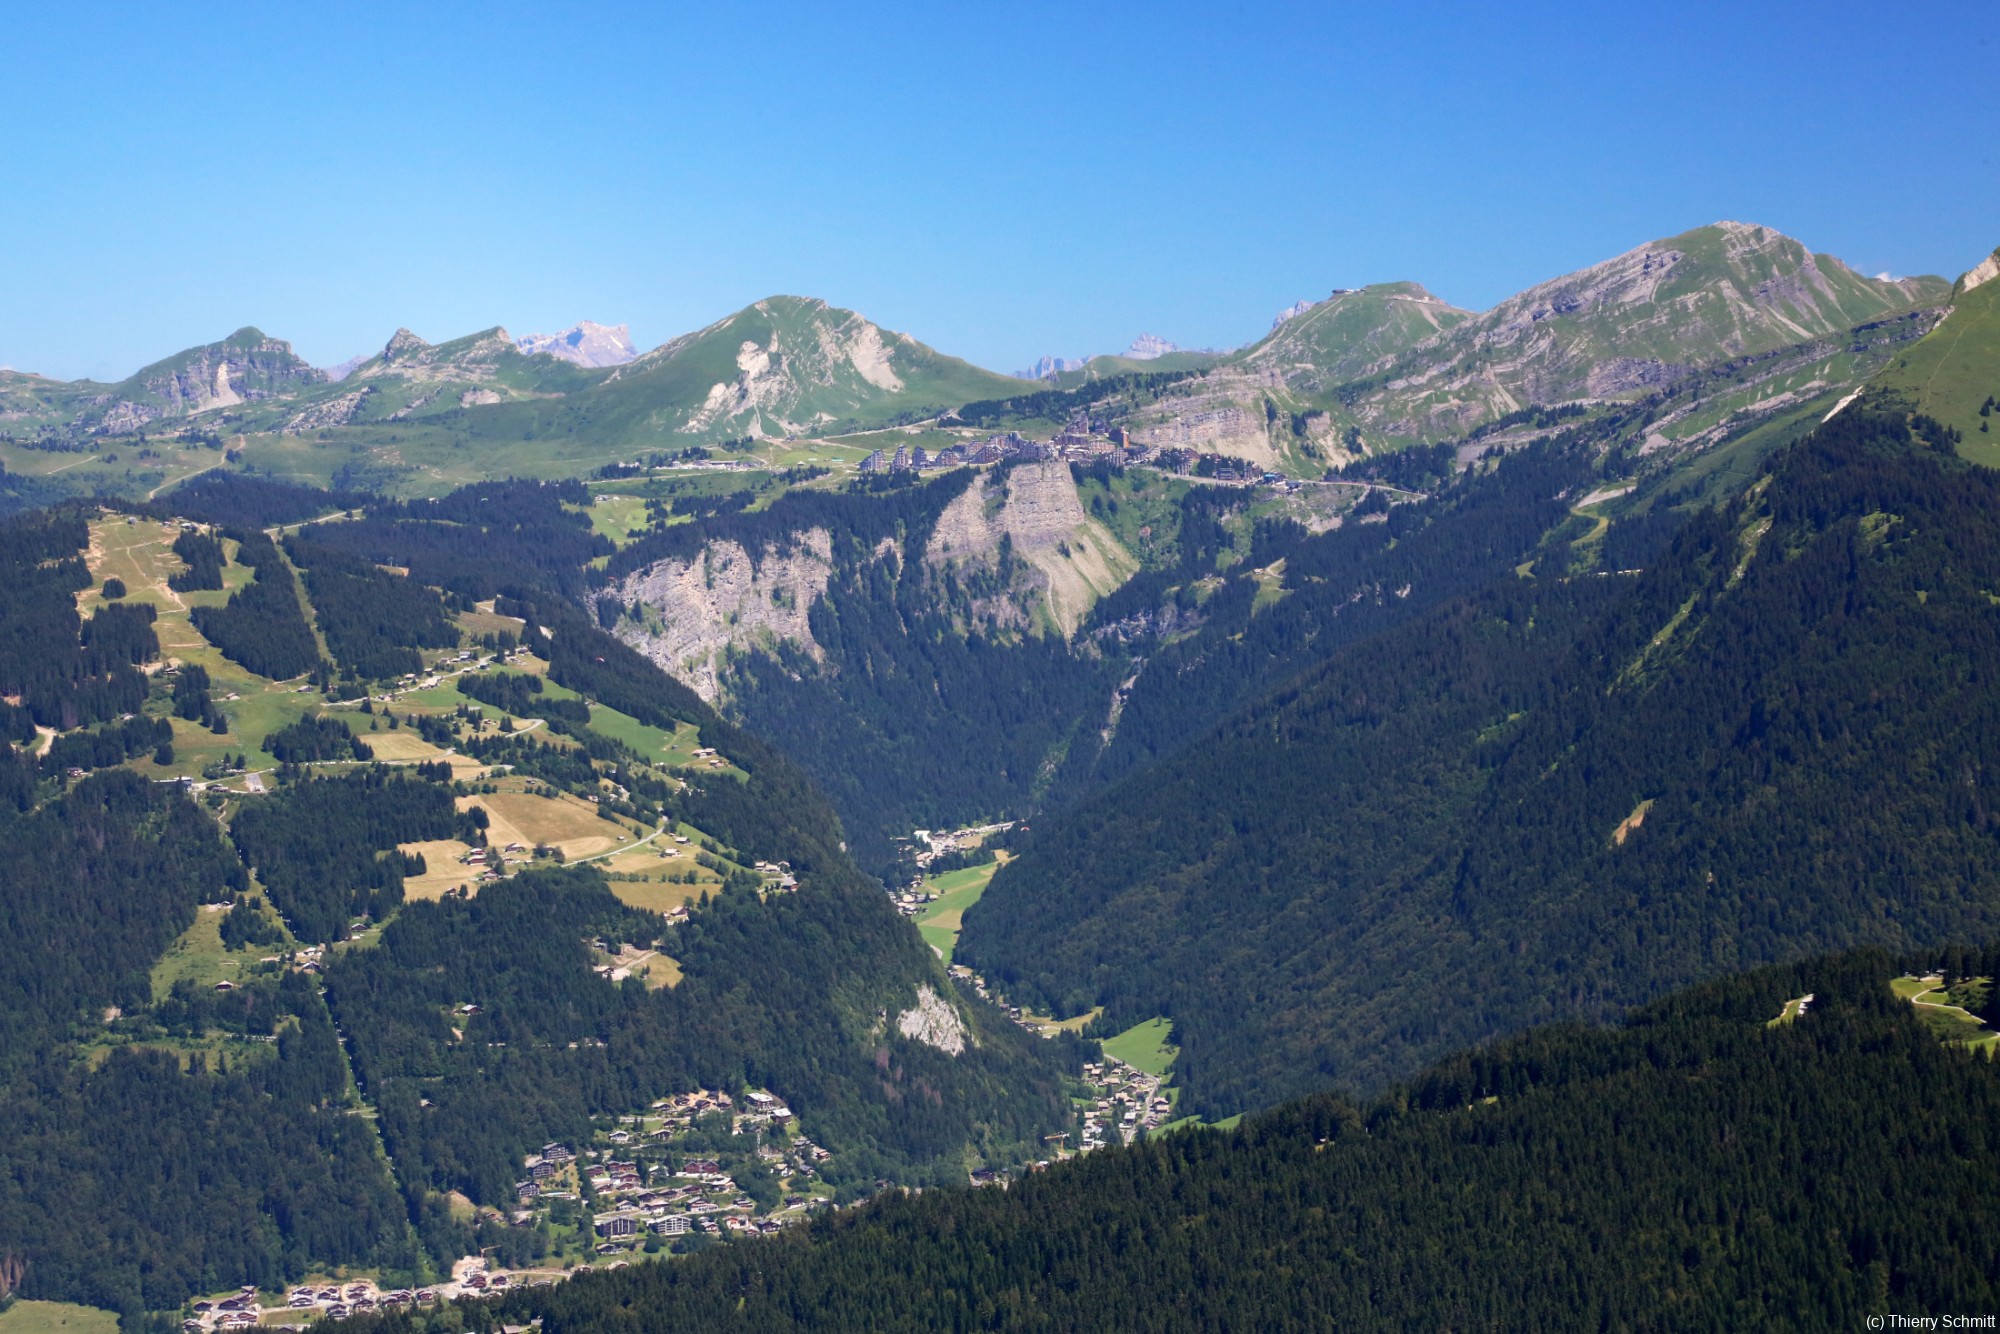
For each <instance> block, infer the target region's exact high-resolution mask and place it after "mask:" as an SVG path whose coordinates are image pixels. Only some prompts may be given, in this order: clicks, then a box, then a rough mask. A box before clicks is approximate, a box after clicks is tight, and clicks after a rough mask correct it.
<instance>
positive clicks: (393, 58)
mask: <svg viewBox="0 0 2000 1334" xmlns="http://www.w3.org/2000/svg"><path fill="white" fill-rule="evenodd" d="M1996 77H2000V4H1994V3H1992V0H1978V2H1977V3H1974V2H1972V0H1959V2H1957V3H1946V2H1943V0H1896V3H1881V2H1880V0H1872V2H1871V3H1866V4H1858V3H1847V2H1846V0H1813V3H1798V2H1795V3H1765V4H1759V3H1755V2H1754V0H1731V2H1730V3H1718V4H1713V5H1706V4H1672V3H1670V4H1665V5H1654V6H1643V7H1641V6H1629V5H1607V4H1602V3H1590V4H1584V3H1573V4H1534V3H1526V2H1524V0H1510V3H1507V4H1494V3H1486V4H1478V5H1465V6H1462V7H1461V6H1456V5H1451V4H1444V3H1422V4H1417V3H1407V2H1405V3H1387V4H1384V3H1370V4H1365V5H1348V4H1340V3H1318V4H1300V5H1287V4H1232V3H1229V2H1228V0H1205V3H1201V4H1180V3H1172V2H1171V0H1156V2H1155V3H1149V4H1088V3H1085V4H1079V3H1076V2H1075V0H1071V2H1070V3H1067V4H1061V5H1042V4H1034V3H1012V4H1007V5H997V4H963V3H948V2H947V3H940V2H939V0H926V2H925V3H918V4H908V5H901V4H888V5H874V4H866V3H853V4H824V5H793V4H788V3H784V2H783V0H764V2H763V3H758V4H732V3H722V2H717V0H711V3H706V4H702V5H698V6H679V5H673V4H647V5H630V6H627V5H621V4H616V3H596V4H583V5H565V4H549V3H546V2H544V3H538V4H530V5H514V4H506V3H482V4H477V5H464V6H454V5H447V4H407V5H390V4H379V3H378V4H368V5H361V4H356V5H331V4H309V3H296V4H271V3H259V4H254V5H251V4H244V5H217V4H206V3H199V2H197V0H182V2H181V3H176V4H171V5H164V4H144V5H139V4H132V5H116V4H98V5H92V4H78V5H69V6H58V5H46V4H44V5H37V6H32V7H30V6H25V5H22V6H9V10H8V13H7V16H6V21H5V24H4V26H3V27H0V118H4V123H5V125H6V126H7V132H6V134H5V136H4V139H0V255H4V261H0V364H6V365H13V366H15V367H19V368H22V369H31V370H38V371H42V372H44V373H47V374H53V375H61V376H77V375H91V376H95V377H97V378H105V379H115V378H119V377H122V376H124V375H126V374H129V373H130V372H131V371H133V370H135V369H137V368H138V367H139V366H140V365H142V364H144V363H145V362H148V361H151V360H153V359H155V358H157V357H160V356H164V355H167V354H168V353H171V352H173V351H175V350H177V349H179V348H182V347H185V346H189V345H192V344H195V343H201V342H207V341H210V340H212V339H215V338H218V337H221V336H222V335H224V334H226V333H228V332H229V331H231V330H232V329H235V328H237V327H238V326H241V325H244V324H255V325H257V326H258V327H260V328H262V329H264V330H265V331H266V332H269V333H271V334H274V335H277V336H279V337H284V338H289V339H291V340H292V341H293V343H294V344H295V345H296V347H297V348H298V350H299V351H300V352H301V353H302V354H303V355H305V356H306V357H308V358H309V359H311V360H313V361H315V362H318V363H320V364H328V363H332V362H335V361H339V360H343V359H345V358H346V357H348V356H351V355H354V354H356V353H359V352H365V351H373V350H375V349H377V348H379V347H380V346H381V344H382V343H383V342H384V341H385V340H386V339H387V338H388V336H389V334H390V333H392V332H393V331H394V330H395V329H396V327H397V326H398V325H407V326H409V327H410V328H412V329H414V330H415V331H416V332H418V333H419V334H421V335H423V336H424V337H426V338H430V339H433V340H440V339H444V338H449V337H454V336H457V335H459V334H464V333H469V332H472V331H474V330H477V329H481V328H485V327H488V326H491V325H493V324H496V323H498V324H505V325H506V326H507V327H508V328H509V329H510V330H512V331H514V332H515V333H524V332H529V331H534V330H552V329H556V328H560V327H563V326H565V325H567V324H570V323H572V322H574V321H575V320H577V319H580V318H591V319H596V320H601V321H604V322H607V323H619V322H627V323H629V324H630V325H631V326H632V331H633V335H634V337H635V338H636V339H637V340H638V341H639V342H640V343H641V345H642V346H645V345H651V344H654V343H658V342H661V341H664V340H665V339H667V338H669V337H672V336H673V335H674V334H676V333H680V332H684V331H686V330H688V329H692V328H696V327H699V326H701V325H703V324H706V323H708V322H710V321H712V320H715V319H718V318H720V317H721V316H723V315H725V314H727V313H729V312H730V311H732V310H735V309H736V308H738V307H740V306H742V305H744V304H746V303H748V302H750V301H753V300H755V299H757V298H759V297H762V296H765V295H769V294H771V293H775V292H794V293H802V294H808V295H814V296H822V297H825V298H827V299H828V300H830V301H832V302H834V303H835V304H838V305H843V306H851V307H853V308H855V309H858V310H860V311H862V312H863V313H865V314H867V315H868V316H869V317H870V318H872V319H874V320H876V321H878V322H879V323H882V324H884V325H887V326H889V327H891V328H896V329H902V330H905V331H907V332H910V333H912V334H915V335H916V336H917V337H919V338H922V339H924V340H925V341H927V342H929V343H932V344H933V345H935V346H937V347H939V348H941V349H942V350H944V351H946V352H950V353H954V354H957V355H959V356H964V357H967V358H970V359H971V360H973V361H976V362H979V363H980V364H982V365H986V366H989V367H992V368H994V369H997V370H1013V369H1017V368H1019V367H1021V366H1023V365H1026V364H1027V363H1028V362H1030V361H1031V360H1032V359H1033V358H1034V357H1036V356H1037V355H1039V354H1042V353H1045V352H1046V353H1056V354H1058V355H1066V356H1076V355H1081V354H1085V353H1090V352H1101V351H1115V350H1117V349H1119V348H1122V347H1123V346H1124V345H1125V344H1126V343H1127V342H1128V341H1129V340H1130V339H1131V337H1132V336H1133V335H1134V334H1136V333H1139V332H1141V331H1150V332H1155V333H1159V334H1161V335H1164V336H1165V337H1168V338H1171V339H1173V340H1175V341H1176V342H1179V343H1181V344H1183V345H1188V346H1201V345H1214V346H1228V345H1234V344H1237V343H1240V342H1243V341H1246V340H1248V339H1250V338H1252V337H1255V336H1257V335H1258V334H1260V333H1262V332H1263V331H1264V329H1265V328H1266V327H1267V326H1268V324H1269V322H1270V318H1271V315H1272V314H1273V313H1274V312H1275V311H1277V310H1278V309H1280V308H1281V307H1283V306H1285V305H1288V304H1290V303H1291V302H1293V301H1295V300H1298V299H1299V298H1301V297H1315V298H1316V297H1320V296H1324V295H1325V293H1326V290H1327V289H1328V288H1330V287H1335V286H1352V285H1357V284H1360V283H1364V282H1373V281H1382V280H1389V279H1397V278H1413V279H1416V280H1419V281H1421V282H1423V283H1425V284H1426V285H1428V286H1429V287H1430V288H1431V289H1432V290H1433V291H1435V292H1436V293H1438V294H1439V295H1440V296H1443V297H1445V298H1446V299H1448V300H1451V301H1454V302H1457V303H1458V304H1460V305H1465V306H1471V307H1475V308H1478V307H1483V306H1487V305H1490V304H1492V303H1493V302H1495V301H1496V300H1498V299H1500V298H1501V297H1503V296H1506V295H1507V294H1509V293H1510V292H1513V291H1516V290H1518V289H1520V288H1522V287H1525V286H1527V285H1529V284H1530V283H1533V282H1536V281H1539V280H1541V279H1543V278H1547V277H1552V276H1554V275H1556V274H1559V273H1563V272H1566V271H1568V270H1571V269H1574V268H1578V267H1581V266H1583V265H1585V264H1588V263H1591V262H1594V261H1596V260H1599V259H1603V258H1606V257H1608V256H1610V255H1613V254H1616V253H1618V252H1620V251H1622V250H1625V249H1628V248H1630V247H1631V246H1633V245H1637V244H1640V243H1642V242H1644V241H1647V240H1650V239H1653V238H1656V237H1661V236H1667V235H1671V234H1673V233H1675V232H1677V231H1680V230H1683V229H1685V228H1687V227H1691V226H1696V225H1699V224H1701V223H1704V222H1709V221H1713V220H1715V219H1718V218H1735V219H1740V220H1744V221H1753V222H1760V223H1764V224H1767V225H1770V226H1773V227H1777V228H1779V229H1780V230H1782V231H1785V232H1788V233H1790V234H1792V235H1794V236H1797V237H1799V238H1800V239H1802V240H1804V241H1806V242H1807V243H1808V244H1809V245H1811V246H1812V247H1813V248H1814V249H1816V250H1824V251H1831V252H1833V253H1835V254H1838V255H1840V256H1842V257H1843V258H1845V259H1847V260H1848V261H1850V262H1851V263H1853V264H1855V265H1856V266H1857V267H1860V268H1863V269H1865V270H1867V271H1868V272H1870V273H1874V272H1877V271H1882V270H1888V271H1892V272H1895V273H1897V274H1905V273H1913V272H1937V273H1944V274H1947V275H1955V274H1956V273H1958V272H1960V271H1961V270H1963V269H1965V268H1967V267H1970V266H1971V265H1972V264H1973V263H1975V262H1976V261H1977V260H1979V259H1980V258H1981V257H1983V256H1984V255H1985V253H1986V252H1987V251H1989V250H1990V249H1991V248H1992V247H1993V246H1995V245H1996V244H2000V176H1996V166H2000V162H1996V158H2000V149H1996V147H1995V144H1996V139H2000V135H1997V134H1996V131H2000V103H1996V102H1995V100H1994V92H1993V90H1994V87H1995V82H1994V81H1995V78H1996Z"/></svg>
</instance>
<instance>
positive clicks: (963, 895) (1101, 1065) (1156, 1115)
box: [890, 822, 1176, 1185]
mask: <svg viewBox="0 0 2000 1334" xmlns="http://www.w3.org/2000/svg"><path fill="white" fill-rule="evenodd" d="M1011 828H1013V825H1012V823H1011V822H1001V823H998V824H988V825H978V826H974V827H971V828H966V829H958V830H951V831H948V832H940V831H934V830H928V829H925V830H918V831H917V833H916V835H915V837H914V839H913V841H912V842H913V846H912V853H911V856H912V860H913V861H914V862H915V864H916V866H917V868H918V870H919V871H920V872H928V871H931V870H932V868H934V867H938V866H941V865H947V864H956V863H960V862H963V861H965V860H966V859H967V858H968V857H977V856H979V855H980V852H979V849H980V848H981V847H982V845H983V844H984V843H985V842H986V841H987V840H988V839H991V838H993V837H995V836H996V835H1000V834H1004V833H1005V832H1006V831H1007V830H1009V829H1011ZM1005 856H1006V854H1005V853H1004V852H1000V851H998V850H996V851H995V854H994V855H992V856H991V857H989V858H988V859H987V860H985V861H978V862H974V863H973V864H972V865H969V866H959V867H958V868H957V869H955V870H953V871H948V872H945V873H944V874H942V875H919V876H918V877H917V878H916V879H915V880H913V881H912V882H910V883H908V884H906V885H904V886H903V887H901V888H892V889H891V890H890V897H891V900H892V901H893V902H894V903H895V905H896V911H897V912H899V913H901V914H903V915H904V916H905V917H908V918H910V919H912V920H913V921H915V922H916V924H917V929H918V930H919V931H920V932H922V933H923V935H924V939H925V940H926V941H927V942H929V943H930V945H931V947H932V948H933V949H935V950H936V951H937V952H938V953H939V954H940V955H941V956H942V957H943V958H944V959H945V962H946V966H947V971H949V972H950V974H951V976H952V978H953V980H954V981H956V982H958V983H959V985H961V986H963V987H966V988H968V989H969V990H971V991H972V993H973V994H974V995H976V996H978V997H979V998H980V999H981V1000H984V1001H988V1002H991V1003H992V1004H993V1005H995V1006H997V1007H999V1009H1000V1010H1001V1011H1002V1013H1004V1014H1006V1016H1007V1017H1008V1018H1009V1019H1012V1020H1013V1021H1014V1022H1015V1023H1016V1024H1019V1025H1020V1026H1021V1027H1023V1028H1025V1029H1027V1030H1028V1031H1029V1032H1031V1033H1034V1034H1036V1035H1037V1036H1039V1037H1043V1038H1053V1037H1054V1036H1055V1035H1056V1034H1057V1033H1058V1032H1061V1031H1062V1030H1063V1029H1064V1028H1072V1029H1073V1028H1077V1027H1080V1025H1079V1024H1078V1023H1076V1022H1075V1021H1071V1022H1069V1023H1059V1022H1057V1021H1055V1020H1053V1019H1050V1018H1047V1017H1044V1016H1039V1015H1035V1014H1032V1013H1030V1012H1029V1011H1027V1010H1026V1009H1024V1008H1023V1007H1021V1006H1019V1005H1015V1004H1012V1003H1010V1002H1009V1001H1008V1000H1007V999H1006V998H1005V997H1004V996H1001V995H1000V994H999V993H998V992H997V991H996V990H995V989H994V988H993V987H992V986H991V985H990V984H989V983H988V982H987V980H986V979H985V978H984V977H982V976H980V975H979V974H978V973H977V972H975V971H973V970H972V969H971V968H968V967H966V966H965V965H964V964H961V963H954V962H952V961H951V945H952V943H953V942H954V941H955V939H956V936H957V933H958V926H959V914H961V913H962V912H963V911H964V910H965V909H966V908H968V907H970V906H971V905H972V903H974V902H976V901H977V899H978V897H979V895H980V894H982V893H983V892H984V891H985V888H986V885H987V883H988V882H989V881H990V880H991V879H992V878H993V873H994V871H995V870H997V869H998V867H999V866H1000V865H1001V864H1003V862H1004V859H1005ZM954 880H962V881H963V882H964V883H962V884H955V883H953V882H954ZM1140 1027H1141V1029H1142V1030H1157V1041H1153V1042H1150V1043H1148V1042H1145V1041H1143V1040H1140V1039H1143V1038H1144V1037H1145V1036H1146V1034H1144V1033H1141V1032H1139V1031H1138V1030H1135V1032H1134V1034H1133V1035H1132V1039H1133V1040H1131V1041H1124V1042H1121V1041H1120V1039H1115V1038H1114V1039H1112V1040H1110V1041H1109V1042H1107V1043H1106V1044H1105V1051H1104V1055H1103V1057H1102V1059H1100V1060H1097V1061H1092V1062H1089V1063H1088V1064H1086V1065H1085V1066H1084V1067H1083V1075H1084V1082H1085V1084H1086V1085H1088V1091H1087V1093H1086V1094H1085V1095H1084V1096H1081V1097H1079V1098H1078V1099H1077V1112H1078V1118H1079V1120H1080V1122H1081V1125H1080V1128H1079V1130H1078V1131H1077V1133H1076V1135H1075V1137H1074V1138H1075V1142H1074V1143H1073V1144H1072V1143H1071V1136H1069V1135H1067V1134H1057V1135H1052V1136H1050V1140H1049V1142H1050V1143H1051V1144H1052V1145H1053V1146H1054V1149H1055V1153H1056V1156H1058V1157H1061V1156H1064V1155H1067V1154H1069V1153H1072V1152H1085V1153H1087V1152H1089V1151H1090V1150H1092V1149H1100V1148H1103V1147H1104V1146H1105V1145H1107V1144H1130V1143H1132V1142H1133V1141H1134V1140H1136V1139H1138V1138H1139V1137H1140V1136H1141V1135H1143V1134H1145V1133H1146V1132H1148V1131H1151V1130H1158V1129H1159V1128H1160V1127H1162V1126H1164V1125H1167V1124H1169V1123H1171V1122H1173V1121H1174V1120H1175V1119H1176V1118H1175V1114H1174V1090H1173V1089H1172V1088H1171V1087H1170V1083H1171V1077H1170V1075H1169V1074H1168V1073H1167V1071H1166V1069H1165V1066H1166V1065H1168V1064H1171V1060H1172V1058H1171V1055H1166V1057H1165V1060H1164V1061H1161V1060H1158V1059H1154V1060H1147V1061H1146V1064H1148V1065H1155V1066H1158V1067H1159V1068H1157V1069H1153V1070H1148V1069H1144V1068H1142V1067H1141V1065H1139V1064H1137V1063H1135V1062H1134V1061H1133V1060H1127V1059H1125V1058H1124V1057H1122V1056H1119V1055H1116V1054H1114V1053H1113V1050H1112V1048H1114V1047H1117V1048H1121V1049H1126V1050H1128V1051H1130V1052H1131V1053H1132V1054H1134V1055H1135V1056H1136V1055H1137V1051H1139V1050H1148V1049H1150V1050H1148V1054H1149V1055H1151V1056H1153V1057H1155V1058H1157V1057H1159V1056H1161V1055H1163V1054H1165V1053H1166V1052H1167V1051H1168V1050H1170V1049H1166V1048H1165V1047H1164V1041H1165V1036H1166V1030H1167V1028H1168V1027H1169V1026H1168V1025H1166V1024H1165V1023H1164V1022H1157V1023H1155V1024H1153V1025H1141V1026H1140ZM1141 1059H1143V1058H1141ZM1043 1165H1045V1164H1041V1163H1038V1164H1037V1166H1043ZM1005 1179H1006V1178H1005V1174H1004V1173H1001V1172H996V1171H992V1170H984V1171H980V1172H975V1173H974V1174H973V1183H974V1184H975V1185H986V1184H990V1183H993V1182H999V1181H1004V1180H1005Z"/></svg>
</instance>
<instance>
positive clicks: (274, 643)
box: [188, 530, 321, 681]
mask: <svg viewBox="0 0 2000 1334" xmlns="http://www.w3.org/2000/svg"><path fill="white" fill-rule="evenodd" d="M235 536H237V539H238V546H237V550H236V558H237V560H238V561H240V562H241V563H243V564H244V565H248V566H250V567H251V568H252V569H254V570H255V571H256V572H257V577H256V578H255V579H254V580H253V581H252V582H251V583H249V584H248V585H246V586H245V587H243V588H239V589H237V590H236V591H235V592H234V593H232V594H230V595H229V601H228V602H226V603H224V604H223V605H222V606H220V607H196V608H194V609H193V610H192V611H190V612H189V613H188V619H189V620H191V621H192V622H194V628H195V629H197V630H199V631H201V633H202V636H203V637H204V638H205V639H207V640H208V642H209V643H211V644H213V645H215V647H216V648H217V649H219V650H221V652H222V655H223V656H224V657H226V658H228V659H229V660H230V661H231V662H234V663H237V664H238V665H240V666H242V667H244V668H247V669H248V670H250V671H252V672H255V673H256V674H257V675H259V676H268V677H270V678H271V679H272V680H274V681H288V680H290V679H291V678H293V677H295V676H303V675H305V674H306V673H307V672H310V671H312V670H314V669H315V668H316V667H318V666H319V665H320V662H321V659H320V655H319V643H318V641H317V640H315V639H314V638H313V632H312V626H311V625H310V624H308V623H307V621H306V613H305V608H304V606H303V605H302V604H301V603H300V601H299V581H298V576H296V575H294V574H293V573H292V567H291V566H290V565H289V564H287V563H286V561H285V558H284V555H283V553H281V552H280V551H279V550H278V547H277V544H276V543H275V542H273V541H271V539H270V538H268V537H266V536H265V535H264V534H263V533H261V532H256V531H252V530H243V531H242V532H240V533H239V534H236V535H235Z"/></svg>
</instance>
